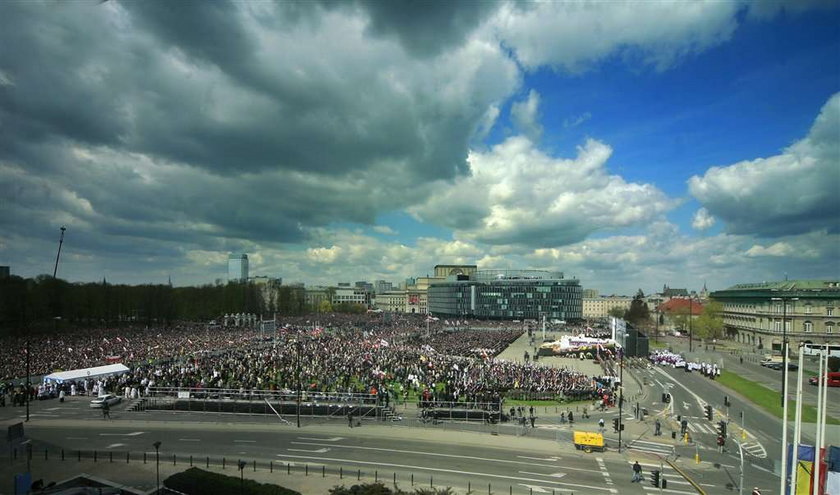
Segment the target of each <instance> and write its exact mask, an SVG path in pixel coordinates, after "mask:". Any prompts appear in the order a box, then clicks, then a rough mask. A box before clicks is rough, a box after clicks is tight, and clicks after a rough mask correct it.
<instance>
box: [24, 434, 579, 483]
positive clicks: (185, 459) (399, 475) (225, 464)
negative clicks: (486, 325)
mask: <svg viewBox="0 0 840 495" xmlns="http://www.w3.org/2000/svg"><path fill="white" fill-rule="evenodd" d="M41 460H42V461H44V462H67V463H71V462H76V463H81V462H93V463H107V464H111V465H125V466H131V464H132V463H135V464H136V463H142V464H151V465H155V464H159V465H164V464H167V465H170V466H175V467H178V466H181V467H183V468H184V469H186V468H189V467H198V468H204V469H210V468H211V467H212V468H215V469H222V470H228V469H229V470H230V471H231V472H232V473H233V474H235V473H237V472H238V471H239V469H240V466H243V470H247V471H250V472H254V473H256V472H258V471H260V472H268V473H271V474H277V475H278V476H279V477H280V476H301V475H302V476H319V477H321V478H326V477H332V478H336V479H337V480H339V481H341V480H347V481H348V482H357V483H358V482H365V483H369V482H374V483H386V484H388V483H390V484H392V485H393V486H394V487H395V488H396V487H397V486H400V487H402V488H405V487H406V486H410V487H412V488H425V487H428V488H430V489H434V488H445V487H451V485H448V484H447V485H440V484H439V485H436V484H435V475H434V474H433V473H430V474H426V473H422V474H421V473H416V472H412V471H393V470H390V471H389V470H385V469H382V470H380V469H377V468H375V467H373V468H365V469H362V468H359V467H355V466H349V465H348V466H344V465H330V466H327V465H326V464H321V463H318V464H310V463H300V462H299V461H294V462H292V461H288V462H286V461H273V460H268V461H266V460H264V459H242V458H240V457H236V458H234V457H231V458H228V457H226V456H221V457H220V456H199V455H190V454H177V453H166V452H159V453H156V452H131V451H115V450H107V451H100V450H66V449H52V450H50V449H48V448H44V449H37V448H31V444H30V445H27V446H26V448H20V447H11V448H10V452H9V462H10V464H11V465H13V466H14V465H15V464H17V463H26V464H27V465H30V464H32V463H33V462H35V461H41ZM243 463H244V464H243ZM127 469H130V467H127ZM438 481H439V482H440V478H438ZM278 482H279V481H278ZM549 483H550V482H549ZM544 485H545V483H543V486H541V487H540V490H544V491H540V492H539V493H548V491H547V490H548V488H549V487H547V486H544ZM485 486H486V488H487V493H488V495H490V494H498V493H505V492H507V493H508V494H509V495H513V494H514V493H515V494H517V495H522V494H525V493H527V494H529V495H532V494H533V493H534V491H533V490H534V488H533V487H528V486H527V485H522V484H516V485H514V484H510V483H493V482H487V483H485V482H483V481H482V482H473V481H472V480H467V481H466V490H465V491H464V493H466V494H471V495H476V494H480V493H484V487H485ZM461 489H462V490H463V487H461ZM505 489H507V490H505ZM550 490H551V493H552V495H574V494H575V492H574V491H573V490H561V489H559V488H551V489H550ZM452 493H453V494H454V493H458V491H457V490H453V492H452Z"/></svg>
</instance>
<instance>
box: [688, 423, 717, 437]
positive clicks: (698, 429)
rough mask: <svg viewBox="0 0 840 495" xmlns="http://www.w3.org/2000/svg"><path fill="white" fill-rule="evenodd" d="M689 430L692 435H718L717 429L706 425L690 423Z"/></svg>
mask: <svg viewBox="0 0 840 495" xmlns="http://www.w3.org/2000/svg"><path fill="white" fill-rule="evenodd" d="M688 429H689V431H691V432H692V433H708V434H710V435H717V433H718V432H717V429H716V428H715V427H714V426H712V425H710V424H706V423H688Z"/></svg>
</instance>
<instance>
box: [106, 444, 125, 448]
mask: <svg viewBox="0 0 840 495" xmlns="http://www.w3.org/2000/svg"><path fill="white" fill-rule="evenodd" d="M117 447H125V444H124V443H112V444H111V445H109V446H107V447H105V448H106V449H115V448H117Z"/></svg>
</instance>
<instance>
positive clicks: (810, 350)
mask: <svg viewBox="0 0 840 495" xmlns="http://www.w3.org/2000/svg"><path fill="white" fill-rule="evenodd" d="M803 347H804V350H803V351H802V352H803V353H804V354H805V355H806V356H818V355H820V354H822V352H823V351H824V350H825V344H804V345H803ZM828 355H829V356H837V357H840V345H836V344H829V345H828Z"/></svg>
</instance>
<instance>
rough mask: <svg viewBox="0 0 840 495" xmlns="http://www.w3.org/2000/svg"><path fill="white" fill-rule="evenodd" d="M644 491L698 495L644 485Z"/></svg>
mask: <svg viewBox="0 0 840 495" xmlns="http://www.w3.org/2000/svg"><path fill="white" fill-rule="evenodd" d="M642 488H643V489H644V490H647V491H655V492H656V493H675V494H677V495H697V492H696V491H695V492H684V491H682V490H671V489H670V488H656V487H655V486H649V485H644V486H642Z"/></svg>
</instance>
